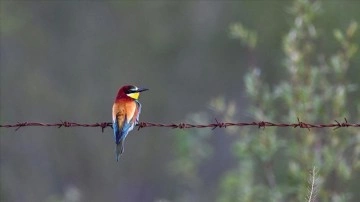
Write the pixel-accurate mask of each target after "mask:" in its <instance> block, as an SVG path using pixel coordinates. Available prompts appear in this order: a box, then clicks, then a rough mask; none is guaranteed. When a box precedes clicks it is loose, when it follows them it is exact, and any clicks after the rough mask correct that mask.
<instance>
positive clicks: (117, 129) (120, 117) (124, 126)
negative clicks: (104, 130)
mask: <svg viewBox="0 0 360 202" xmlns="http://www.w3.org/2000/svg"><path fill="white" fill-rule="evenodd" d="M135 111H136V104H135V103H131V102H129V103H126V102H121V101H119V102H115V103H114V105H113V129H114V138H115V142H116V144H119V143H120V140H122V139H124V138H125V137H126V136H127V134H128V133H129V131H130V130H132V129H133V127H134V125H135V124H134V122H133V121H132V118H133V117H134V113H135Z"/></svg>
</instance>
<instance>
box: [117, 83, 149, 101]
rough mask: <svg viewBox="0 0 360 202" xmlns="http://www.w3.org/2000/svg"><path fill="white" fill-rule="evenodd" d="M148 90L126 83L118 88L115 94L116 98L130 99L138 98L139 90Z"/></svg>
mask: <svg viewBox="0 0 360 202" xmlns="http://www.w3.org/2000/svg"><path fill="white" fill-rule="evenodd" d="M146 90H149V89H147V88H138V87H136V86H132V85H126V86H123V87H121V88H120V89H119V92H118V94H117V96H116V99H119V98H123V97H130V98H132V99H135V100H137V99H139V95H140V92H143V91H146Z"/></svg>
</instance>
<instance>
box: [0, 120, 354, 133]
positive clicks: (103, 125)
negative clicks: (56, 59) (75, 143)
mask: <svg viewBox="0 0 360 202" xmlns="http://www.w3.org/2000/svg"><path fill="white" fill-rule="evenodd" d="M31 126H41V127H58V128H61V127H99V128H101V131H102V132H104V129H105V128H107V127H111V128H112V123H111V122H99V123H91V124H87V123H76V122H69V121H60V122H59V123H39V122H18V123H16V124H0V128H16V129H15V131H17V130H19V129H20V128H22V127H31ZM136 126H137V127H138V130H140V129H142V128H148V127H165V128H173V129H175V128H179V129H188V128H211V129H215V128H226V127H235V126H236V127H245V126H256V127H258V128H266V127H292V128H306V129H308V130H310V129H311V128H333V129H334V130H335V129H338V128H344V127H360V123H349V122H348V120H347V119H346V118H344V121H343V122H339V121H337V120H335V121H334V123H328V124H315V123H305V122H302V121H300V119H299V118H298V119H297V122H295V123H272V122H268V121H253V122H238V123H231V122H220V121H218V120H217V119H215V123H209V124H191V123H178V124H175V123H170V124H163V123H151V122H139V123H138V124H137V125H136Z"/></svg>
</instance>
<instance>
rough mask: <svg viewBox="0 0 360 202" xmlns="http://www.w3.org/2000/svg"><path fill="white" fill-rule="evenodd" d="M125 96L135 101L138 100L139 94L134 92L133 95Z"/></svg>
mask: <svg viewBox="0 0 360 202" xmlns="http://www.w3.org/2000/svg"><path fill="white" fill-rule="evenodd" d="M126 95H127V96H129V97H131V98H133V99H135V100H137V99H139V95H140V93H139V92H135V93H129V94H126Z"/></svg>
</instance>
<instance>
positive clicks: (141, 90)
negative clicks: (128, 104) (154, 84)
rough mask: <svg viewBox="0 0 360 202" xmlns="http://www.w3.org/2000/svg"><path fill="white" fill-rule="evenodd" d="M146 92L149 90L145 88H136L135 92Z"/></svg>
mask: <svg viewBox="0 0 360 202" xmlns="http://www.w3.org/2000/svg"><path fill="white" fill-rule="evenodd" d="M147 90H149V89H147V88H138V89H137V92H143V91H147Z"/></svg>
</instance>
